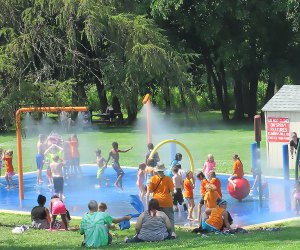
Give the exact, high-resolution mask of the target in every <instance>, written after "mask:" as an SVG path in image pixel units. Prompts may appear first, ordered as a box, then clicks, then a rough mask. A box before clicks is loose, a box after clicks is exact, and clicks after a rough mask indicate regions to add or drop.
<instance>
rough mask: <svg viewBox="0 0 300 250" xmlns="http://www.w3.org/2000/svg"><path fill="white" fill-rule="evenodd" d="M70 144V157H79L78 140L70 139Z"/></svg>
mask: <svg viewBox="0 0 300 250" xmlns="http://www.w3.org/2000/svg"><path fill="white" fill-rule="evenodd" d="M70 146H71V155H72V158H77V157H79V151H78V141H76V140H72V141H70Z"/></svg>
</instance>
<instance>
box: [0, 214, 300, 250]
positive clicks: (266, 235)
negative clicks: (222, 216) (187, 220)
mask: <svg viewBox="0 0 300 250" xmlns="http://www.w3.org/2000/svg"><path fill="white" fill-rule="evenodd" d="M0 218H1V222H0V232H1V233H0V249H12V250H13V249H80V248H81V247H80V245H81V241H82V239H83V238H82V236H81V235H80V234H79V230H78V225H79V223H80V221H79V220H75V219H73V220H71V227H72V228H73V229H72V230H71V231H69V232H65V231H57V232H48V231H45V230H33V229H29V230H28V231H25V232H24V233H23V234H13V233H12V232H11V230H12V229H13V228H14V227H15V226H17V225H22V224H25V225H30V215H15V214H4V213H0ZM274 226H276V227H277V226H281V227H282V231H277V232H268V231H264V230H258V229H253V230H249V233H248V234H235V235H216V234H207V236H208V237H201V235H197V234H192V233H191V232H190V231H191V230H192V228H177V236H178V238H177V239H176V240H172V241H165V242H160V243H137V244H125V243H124V238H125V236H130V237H131V236H133V235H134V230H133V228H134V226H131V229H130V230H124V231H120V230H114V231H113V234H114V239H113V244H112V245H111V246H109V247H103V248H101V249H200V248H201V249H210V250H211V249H272V250H274V249H298V248H299V244H300V237H299V230H300V220H297V221H292V222H287V223H281V224H280V225H279V224H277V225H271V226H269V227H274ZM76 227H77V229H75V228H76Z"/></svg>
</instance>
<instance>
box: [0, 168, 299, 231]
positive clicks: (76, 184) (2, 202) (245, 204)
mask: <svg viewBox="0 0 300 250" xmlns="http://www.w3.org/2000/svg"><path fill="white" fill-rule="evenodd" d="M82 169H83V176H82V177H81V178H76V177H74V178H73V179H68V180H66V181H65V182H66V186H65V188H64V189H65V192H64V193H65V196H66V199H65V203H66V206H67V208H68V209H69V210H70V213H71V215H73V216H74V215H76V216H82V215H83V214H84V213H85V212H87V211H88V208H87V204H88V202H89V201H90V200H92V199H94V200H97V201H98V202H100V201H103V202H106V203H107V205H108V213H110V214H111V215H112V216H115V217H119V216H123V215H124V214H130V213H135V210H134V209H133V207H132V206H131V205H130V197H129V196H130V195H132V194H138V190H137V187H136V169H135V168H126V167H124V171H125V175H124V178H123V185H124V191H120V190H118V189H116V188H115V187H114V186H113V184H110V186H108V187H105V186H103V187H101V188H100V189H97V188H95V185H96V184H97V179H96V173H97V167H96V166H93V165H82ZM105 176H106V177H107V178H108V179H110V181H111V182H112V183H113V181H114V180H115V178H116V174H115V171H114V170H113V169H112V168H111V167H108V168H107V169H106V170H105ZM43 177H44V183H46V173H45V172H43ZM218 177H219V178H220V180H221V183H222V192H223V197H224V199H226V200H227V201H228V211H230V213H231V215H232V216H233V219H234V224H235V225H239V226H246V225H252V224H257V223H263V222H269V221H273V220H279V219H286V218H292V217H294V213H293V211H291V210H286V205H285V203H284V200H285V199H284V196H285V193H284V189H283V188H281V189H278V188H277V187H278V186H280V185H281V184H282V185H283V183H284V180H283V179H278V178H267V179H268V183H269V187H270V198H269V200H264V201H263V207H260V205H259V200H258V197H251V196H248V197H246V198H245V199H244V200H242V201H241V202H239V201H237V200H235V199H233V198H232V197H230V195H229V194H228V192H227V188H226V187H227V179H228V175H218ZM245 178H247V179H248V180H249V182H250V183H251V184H252V178H251V177H245ZM0 182H1V183H5V179H4V178H3V177H2V178H0ZM35 184H36V173H35V172H34V173H26V174H24V192H25V198H24V200H22V201H21V202H19V199H18V195H19V191H18V189H13V190H9V191H7V190H6V189H5V188H4V187H0V196H1V199H0V207H1V209H5V210H18V211H27V212H30V211H31V209H32V208H33V207H34V206H36V199H37V196H38V194H43V195H45V196H46V197H47V204H49V203H48V202H49V201H50V197H51V195H52V192H51V191H50V190H49V189H48V187H47V185H46V184H43V185H42V186H35ZM289 186H290V188H292V186H293V182H292V181H290V182H289ZM199 200H200V195H199V182H198V181H197V182H196V188H195V202H196V203H198V202H199ZM186 217H187V214H186V213H185V212H179V213H175V223H176V224H177V225H184V224H186V223H187V220H186ZM29 220H30V218H29V217H28V221H29Z"/></svg>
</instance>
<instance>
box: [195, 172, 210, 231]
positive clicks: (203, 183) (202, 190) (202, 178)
mask: <svg viewBox="0 0 300 250" xmlns="http://www.w3.org/2000/svg"><path fill="white" fill-rule="evenodd" d="M197 178H198V180H199V181H201V185H200V195H201V199H200V202H199V204H198V214H197V220H198V221H199V222H200V225H201V208H202V206H203V205H204V199H203V198H204V196H205V194H206V185H207V184H209V182H208V180H207V179H206V178H205V175H204V174H203V172H199V173H198V174H197Z"/></svg>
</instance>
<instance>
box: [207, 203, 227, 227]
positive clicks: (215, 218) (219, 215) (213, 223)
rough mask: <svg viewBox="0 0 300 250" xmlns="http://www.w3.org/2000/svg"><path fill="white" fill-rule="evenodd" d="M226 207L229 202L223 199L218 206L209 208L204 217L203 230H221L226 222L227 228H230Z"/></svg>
mask: <svg viewBox="0 0 300 250" xmlns="http://www.w3.org/2000/svg"><path fill="white" fill-rule="evenodd" d="M226 208H227V202H226V201H225V200H223V199H222V200H220V201H219V202H218V207H216V208H207V209H206V210H205V212H204V213H203V217H202V230H205V231H208V232H220V231H221V229H222V228H223V224H225V227H226V228H227V229H230V223H229V221H228V212H227V211H226Z"/></svg>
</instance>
